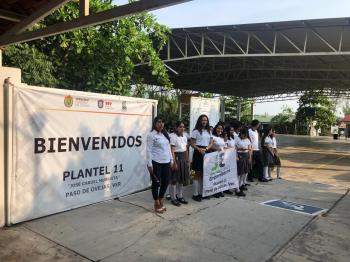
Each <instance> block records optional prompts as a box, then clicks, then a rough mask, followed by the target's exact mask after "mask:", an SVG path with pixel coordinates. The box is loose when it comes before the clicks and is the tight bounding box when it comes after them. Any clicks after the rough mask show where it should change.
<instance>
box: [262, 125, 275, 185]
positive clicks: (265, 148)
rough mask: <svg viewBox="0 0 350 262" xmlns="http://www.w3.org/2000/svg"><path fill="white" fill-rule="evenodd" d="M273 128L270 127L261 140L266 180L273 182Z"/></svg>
mask: <svg viewBox="0 0 350 262" xmlns="http://www.w3.org/2000/svg"><path fill="white" fill-rule="evenodd" d="M271 135H272V128H271V127H268V128H266V129H265V130H264V134H263V136H262V138H261V148H262V155H263V165H264V178H265V179H266V180H268V181H270V180H272V177H271V169H272V168H273V166H274V157H275V154H274V152H273V148H272V145H273V142H272V139H271Z"/></svg>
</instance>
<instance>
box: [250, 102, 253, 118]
mask: <svg viewBox="0 0 350 262" xmlns="http://www.w3.org/2000/svg"><path fill="white" fill-rule="evenodd" d="M250 115H251V117H252V120H253V119H254V103H251V104H250Z"/></svg>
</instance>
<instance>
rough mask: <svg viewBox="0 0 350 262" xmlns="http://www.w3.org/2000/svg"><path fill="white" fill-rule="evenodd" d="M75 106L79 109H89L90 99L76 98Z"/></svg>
mask: <svg viewBox="0 0 350 262" xmlns="http://www.w3.org/2000/svg"><path fill="white" fill-rule="evenodd" d="M75 106H78V107H88V106H89V98H86V97H76V98H75Z"/></svg>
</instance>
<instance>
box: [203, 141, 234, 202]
mask: <svg viewBox="0 0 350 262" xmlns="http://www.w3.org/2000/svg"><path fill="white" fill-rule="evenodd" d="M232 188H238V178H237V162H236V150H235V149H234V148H230V149H225V150H224V151H221V152H213V153H209V154H205V156H204V168H203V196H210V195H213V194H215V193H218V192H222V191H225V190H228V189H232Z"/></svg>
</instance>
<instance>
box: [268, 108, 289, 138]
mask: <svg viewBox="0 0 350 262" xmlns="http://www.w3.org/2000/svg"><path fill="white" fill-rule="evenodd" d="M294 120H295V113H294V112H293V110H292V108H290V107H288V106H284V107H283V108H282V112H281V113H279V114H277V115H275V116H274V117H273V118H271V122H272V123H273V125H274V128H275V129H276V130H277V131H278V133H283V134H288V133H293V132H294V124H295V123H294V122H295V121H294Z"/></svg>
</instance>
